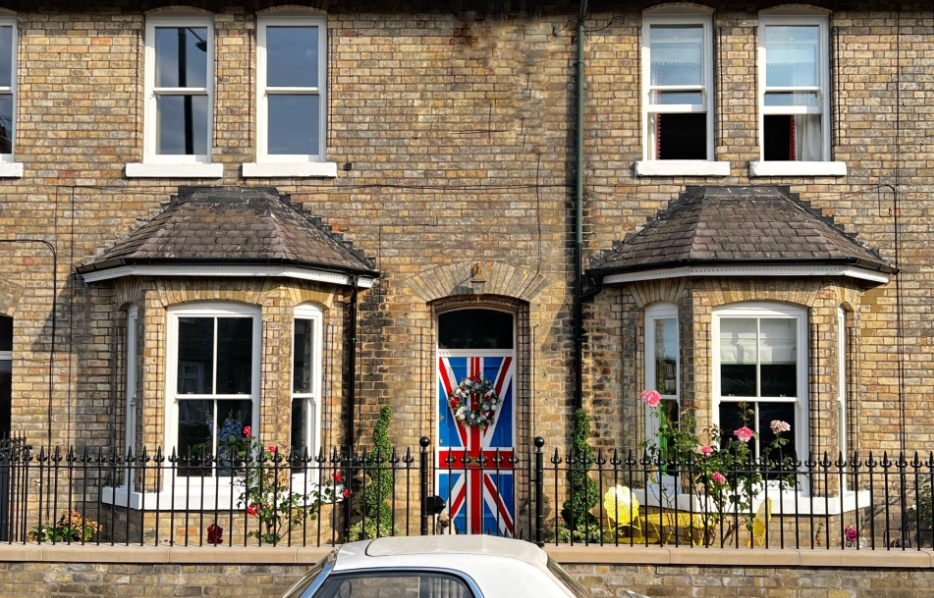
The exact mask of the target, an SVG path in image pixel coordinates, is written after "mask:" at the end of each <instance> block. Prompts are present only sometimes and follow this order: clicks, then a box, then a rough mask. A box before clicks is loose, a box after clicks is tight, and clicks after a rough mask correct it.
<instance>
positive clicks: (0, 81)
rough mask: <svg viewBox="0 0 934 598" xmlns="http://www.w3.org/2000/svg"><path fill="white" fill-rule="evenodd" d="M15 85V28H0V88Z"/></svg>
mask: <svg viewBox="0 0 934 598" xmlns="http://www.w3.org/2000/svg"><path fill="white" fill-rule="evenodd" d="M12 85H13V28H12V27H9V26H7V27H0V87H10V86H12Z"/></svg>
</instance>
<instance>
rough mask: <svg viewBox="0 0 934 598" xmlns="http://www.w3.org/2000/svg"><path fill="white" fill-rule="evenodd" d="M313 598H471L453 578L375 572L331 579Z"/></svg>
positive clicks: (470, 594)
mask: <svg viewBox="0 0 934 598" xmlns="http://www.w3.org/2000/svg"><path fill="white" fill-rule="evenodd" d="M315 598H473V594H472V593H471V592H470V589H468V588H467V585H466V584H465V583H464V582H463V581H461V580H460V579H458V578H457V577H454V576H453V575H446V574H443V573H434V572H432V573H428V572H425V573H421V572H415V571H412V572H402V571H384V570H375V571H368V572H361V573H352V574H341V575H332V576H331V577H329V578H328V580H327V582H326V583H325V585H324V587H322V588H321V590H320V591H318V592H317V593H316V594H315Z"/></svg>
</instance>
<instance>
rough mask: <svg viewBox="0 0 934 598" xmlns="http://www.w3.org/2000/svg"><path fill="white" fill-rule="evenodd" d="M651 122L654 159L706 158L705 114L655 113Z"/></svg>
mask: <svg viewBox="0 0 934 598" xmlns="http://www.w3.org/2000/svg"><path fill="white" fill-rule="evenodd" d="M651 123H652V132H653V133H654V136H653V142H654V144H655V147H654V148H653V149H654V152H655V159H656V160H706V159H707V115H706V114H704V113H702V112H697V113H691V114H656V115H654V117H653V118H652V119H651Z"/></svg>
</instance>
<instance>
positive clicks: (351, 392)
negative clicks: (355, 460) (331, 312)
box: [347, 274, 357, 451]
mask: <svg viewBox="0 0 934 598" xmlns="http://www.w3.org/2000/svg"><path fill="white" fill-rule="evenodd" d="M350 286H351V289H352V292H351V294H350V364H349V365H350V373H349V376H348V377H349V379H350V388H349V389H348V392H347V395H348V396H347V402H348V404H349V406H348V410H347V446H348V447H349V448H350V451H353V447H354V445H355V444H356V438H355V437H354V419H355V418H356V414H355V412H354V410H355V407H356V403H357V393H356V392H355V391H356V387H357V275H356V274H352V275H351V276H350Z"/></svg>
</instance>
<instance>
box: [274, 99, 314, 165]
mask: <svg viewBox="0 0 934 598" xmlns="http://www.w3.org/2000/svg"><path fill="white" fill-rule="evenodd" d="M268 102H269V133H268V135H269V138H268V146H269V153H270V154H303V155H304V154H308V155H315V154H317V153H318V151H319V149H318V139H319V137H318V134H319V131H318V123H319V112H318V110H319V109H320V103H321V98H320V96H317V95H271V96H268Z"/></svg>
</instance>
